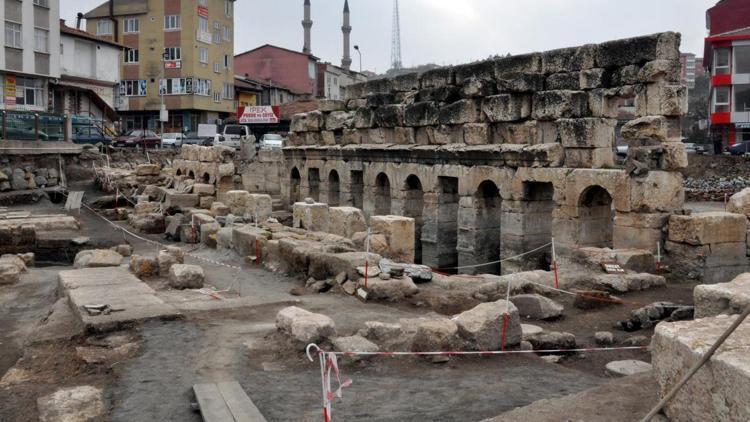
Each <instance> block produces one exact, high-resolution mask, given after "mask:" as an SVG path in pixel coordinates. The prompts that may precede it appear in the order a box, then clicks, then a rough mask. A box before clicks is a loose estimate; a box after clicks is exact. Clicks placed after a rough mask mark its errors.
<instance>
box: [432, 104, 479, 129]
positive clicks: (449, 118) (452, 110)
mask: <svg viewBox="0 0 750 422" xmlns="http://www.w3.org/2000/svg"><path fill="white" fill-rule="evenodd" d="M479 105H480V103H479V101H478V100H471V99H468V100H460V101H456V102H454V103H452V104H448V105H446V106H444V107H442V108H440V115H439V121H440V124H443V125H456V124H462V123H473V122H478V121H480V117H481V110H480V107H479Z"/></svg>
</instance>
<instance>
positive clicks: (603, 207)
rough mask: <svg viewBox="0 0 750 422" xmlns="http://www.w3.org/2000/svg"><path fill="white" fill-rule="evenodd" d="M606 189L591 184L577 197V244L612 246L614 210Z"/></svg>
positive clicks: (601, 246) (600, 246)
mask: <svg viewBox="0 0 750 422" xmlns="http://www.w3.org/2000/svg"><path fill="white" fill-rule="evenodd" d="M612 205H613V204H612V195H611V194H610V193H609V191H607V189H605V188H603V187H601V186H599V185H593V186H589V187H587V188H586V189H584V190H583V192H581V195H580V196H579V198H578V245H579V246H593V247H598V248H611V247H612V230H613V222H614V210H613V206H612Z"/></svg>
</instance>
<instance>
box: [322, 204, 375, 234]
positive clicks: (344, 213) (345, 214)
mask: <svg viewBox="0 0 750 422" xmlns="http://www.w3.org/2000/svg"><path fill="white" fill-rule="evenodd" d="M329 215H330V219H331V221H330V226H329V227H330V231H331V233H333V234H337V235H339V236H343V237H347V238H349V239H351V238H352V237H353V236H354V234H355V233H357V232H363V231H367V220H366V219H365V215H364V213H363V212H362V210H360V209H359V208H354V207H331V208H329Z"/></svg>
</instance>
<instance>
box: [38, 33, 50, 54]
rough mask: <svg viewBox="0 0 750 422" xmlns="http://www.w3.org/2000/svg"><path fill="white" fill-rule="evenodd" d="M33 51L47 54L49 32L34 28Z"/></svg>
mask: <svg viewBox="0 0 750 422" xmlns="http://www.w3.org/2000/svg"><path fill="white" fill-rule="evenodd" d="M34 51H36V52H38V53H49V31H47V30H45V29H39V28H34Z"/></svg>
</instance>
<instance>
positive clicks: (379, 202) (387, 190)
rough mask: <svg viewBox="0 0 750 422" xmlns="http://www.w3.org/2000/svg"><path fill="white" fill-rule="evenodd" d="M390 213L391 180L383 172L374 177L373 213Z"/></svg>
mask: <svg viewBox="0 0 750 422" xmlns="http://www.w3.org/2000/svg"><path fill="white" fill-rule="evenodd" d="M390 214H391V181H390V180H389V179H388V175H386V174H385V173H379V174H378V176H377V177H376V178H375V214H374V215H390Z"/></svg>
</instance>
